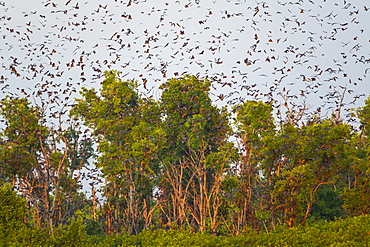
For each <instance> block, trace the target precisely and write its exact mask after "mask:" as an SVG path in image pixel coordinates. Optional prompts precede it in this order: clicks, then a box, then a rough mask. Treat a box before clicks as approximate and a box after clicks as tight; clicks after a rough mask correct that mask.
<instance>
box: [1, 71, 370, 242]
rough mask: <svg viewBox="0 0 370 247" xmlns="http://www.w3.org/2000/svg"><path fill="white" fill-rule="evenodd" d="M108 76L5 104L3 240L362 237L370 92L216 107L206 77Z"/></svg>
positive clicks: (368, 188) (369, 191) (368, 190)
mask: <svg viewBox="0 0 370 247" xmlns="http://www.w3.org/2000/svg"><path fill="white" fill-rule="evenodd" d="M104 75H105V76H104V79H103V80H102V82H101V85H100V88H99V89H94V88H92V89H88V88H82V90H81V92H80V97H79V98H76V99H75V100H74V102H73V104H71V105H70V106H68V107H66V108H63V109H62V110H61V111H58V113H57V114H56V113H54V114H51V115H50V114H48V112H49V111H48V110H49V105H47V104H37V103H32V102H31V101H30V99H29V98H27V97H25V98H19V97H12V96H10V95H8V96H7V97H6V98H4V99H3V100H2V101H1V102H0V105H1V108H0V114H1V116H2V121H3V126H4V128H3V129H2V130H1V133H0V142H1V146H0V182H1V188H0V239H2V240H0V244H1V246H181V245H182V246H246V245H251V246H301V245H305V246H330V245H332V244H334V245H335V246H366V243H370V231H369V228H368V226H369V224H370V217H369V213H370V165H369V164H370V160H369V157H370V156H369V152H370V145H369V144H370V141H369V140H370V139H369V138H370V97H369V98H368V99H367V100H365V104H364V106H363V107H360V108H354V109H344V107H343V104H342V101H341V100H342V99H343V97H344V95H345V93H346V92H345V89H344V91H343V94H342V93H338V94H337V98H336V99H335V100H336V105H337V107H336V108H335V109H334V108H333V109H332V110H331V111H330V112H326V113H325V112H321V109H319V108H317V109H316V110H315V109H314V110H313V109H311V108H310V107H309V106H308V105H307V104H306V103H305V102H303V101H302V102H303V103H302V104H301V105H298V104H292V101H293V99H291V98H290V96H286V97H283V101H282V102H280V103H279V102H278V101H277V100H274V99H271V100H269V101H266V102H263V101H257V100H246V101H244V102H242V103H240V104H237V105H235V106H233V107H230V108H227V107H223V108H219V107H217V106H216V105H215V104H214V102H213V101H212V100H211V97H210V95H211V89H212V84H211V82H210V81H209V80H207V79H199V78H198V77H196V76H193V75H185V76H182V77H179V78H171V79H169V80H167V81H166V82H165V83H163V84H162V85H161V86H160V90H161V96H160V98H159V99H154V97H152V96H146V95H144V94H141V93H139V90H138V85H137V82H135V81H130V80H123V79H121V77H120V73H119V72H118V71H115V70H110V71H106V72H105V74H104ZM344 114H347V115H348V116H350V117H347V118H344V117H343V115H344ZM84 184H85V185H84ZM87 184H88V186H87ZM83 188H85V189H83ZM86 188H88V190H89V191H87V192H86V191H85V190H86ZM1 241H3V243H1ZM340 244H341V245H340Z"/></svg>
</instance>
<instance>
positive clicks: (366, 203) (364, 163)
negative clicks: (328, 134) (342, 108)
mask: <svg viewBox="0 0 370 247" xmlns="http://www.w3.org/2000/svg"><path fill="white" fill-rule="evenodd" d="M358 117H359V119H360V123H361V126H360V133H358V134H357V135H356V136H355V141H354V143H353V146H354V147H355V148H354V150H353V155H352V158H353V160H352V162H351V166H350V167H349V169H348V175H349V183H348V187H347V188H346V190H345V191H344V192H343V194H342V196H343V200H344V205H343V207H344V208H345V209H346V211H347V212H348V213H349V214H350V215H351V216H356V215H365V214H369V213H370V160H369V157H370V97H369V98H368V99H367V100H365V105H364V106H363V107H361V108H359V109H358Z"/></svg>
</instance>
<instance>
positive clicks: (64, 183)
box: [0, 97, 92, 232]
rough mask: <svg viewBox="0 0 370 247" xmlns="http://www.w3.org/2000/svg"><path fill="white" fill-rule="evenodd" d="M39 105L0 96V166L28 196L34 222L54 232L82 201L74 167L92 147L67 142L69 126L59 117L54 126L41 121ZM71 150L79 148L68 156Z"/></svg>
mask: <svg viewBox="0 0 370 247" xmlns="http://www.w3.org/2000/svg"><path fill="white" fill-rule="evenodd" d="M42 110H43V109H41V108H39V107H33V106H31V104H30V102H28V100H27V99H26V98H10V97H7V98H5V99H4V100H2V101H1V111H0V113H1V115H3V117H4V120H5V124H6V128H5V129H4V131H3V132H2V133H1V138H2V147H1V152H0V167H1V168H0V172H1V175H2V177H3V180H5V181H9V182H11V183H12V186H13V187H14V188H17V190H18V191H19V192H20V193H21V194H22V195H23V196H24V198H25V199H26V200H27V202H28V205H29V207H30V208H32V211H33V218H34V222H35V224H36V225H38V226H43V225H46V226H48V227H49V230H50V232H53V228H54V227H55V226H56V225H57V224H59V223H63V222H66V220H67V218H68V217H69V216H71V211H72V213H73V210H76V207H77V205H80V204H81V203H78V204H76V202H83V201H84V200H83V196H82V195H81V194H80V193H79V192H78V189H79V187H80V186H79V182H78V178H75V177H74V174H73V173H74V171H76V170H78V169H81V168H82V167H83V165H85V164H86V163H87V160H88V158H89V157H90V156H91V155H92V153H91V150H90V149H89V147H90V146H91V143H90V142H89V140H87V139H85V140H84V141H82V142H81V143H74V144H73V143H72V140H71V138H72V132H73V131H75V130H73V129H72V128H71V127H70V128H69V129H68V130H66V131H63V129H62V124H61V123H60V124H59V126H58V128H57V129H55V128H54V127H46V126H45V123H46V119H45V114H44V113H43V112H42ZM73 153H79V154H78V155H77V156H75V157H72V156H73V155H72V154H73ZM77 160H79V162H77ZM76 162H77V163H78V164H77V163H76ZM72 163H73V164H72Z"/></svg>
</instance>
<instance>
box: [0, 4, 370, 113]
mask: <svg viewBox="0 0 370 247" xmlns="http://www.w3.org/2000/svg"><path fill="white" fill-rule="evenodd" d="M366 4H368V1H366V0H361V1H360V0H356V1H354V0H353V1H350V0H345V1H343V0H335V1H332V0H296V1H283V0H281V1H277V0H276V1H265V2H263V1H256V0H248V1H247V0H186V1H185V0H184V1H183V0H177V1H169V0H168V1H149V0H126V1H121V0H109V1H108V0H105V1H97V0H92V1H90V0H89V1H87V0H84V1H79V0H68V1H55V0H54V1H52V0H46V1H36V0H32V1H31V0H29V1H22V0H16V1H14V0H12V1H10V0H6V1H0V64H1V66H0V88H1V91H0V98H4V97H5V96H6V95H10V96H11V97H28V98H29V99H30V101H31V102H34V103H35V104H37V105H39V106H41V107H42V109H43V111H44V112H45V113H47V114H48V117H51V118H60V117H61V116H64V115H65V113H66V112H67V111H68V109H70V107H71V105H73V103H74V98H75V97H77V98H78V97H79V94H78V91H79V90H80V88H81V87H82V86H84V87H88V88H90V87H96V88H99V82H100V81H101V80H102V75H103V72H104V71H105V70H109V69H115V70H118V71H121V72H122V74H121V77H122V79H124V80H137V81H138V82H139V85H140V91H141V93H142V94H144V95H146V96H152V97H156V98H158V96H159V95H160V92H159V91H158V86H159V85H160V84H161V83H163V82H165V81H166V80H167V79H169V78H172V77H181V76H182V75H185V74H193V75H196V76H198V77H199V78H208V79H209V80H211V81H212V86H213V88H212V95H213V96H212V97H213V99H214V100H215V102H217V104H221V105H222V104H226V105H235V104H237V103H240V102H243V101H245V100H248V99H256V100H263V101H272V102H273V104H274V106H275V107H276V108H277V109H278V108H279V107H280V106H281V105H282V104H285V105H286V106H287V109H293V108H294V109H296V112H299V109H304V110H308V109H309V106H308V104H311V105H312V106H311V109H310V111H311V112H312V114H317V113H318V112H321V113H322V114H325V113H326V114H327V113H330V112H331V110H332V109H338V108H340V109H349V108H351V107H354V106H356V105H357V104H361V101H363V100H364V99H365V96H366V97H367V95H368V93H369V92H370V85H369V83H370V81H369V78H370V30H368V29H367V28H366V25H367V24H368V21H369V18H368V17H370V11H369V8H370V6H369V7H368V6H366ZM359 99H360V100H359Z"/></svg>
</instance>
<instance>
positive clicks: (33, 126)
mask: <svg viewBox="0 0 370 247" xmlns="http://www.w3.org/2000/svg"><path fill="white" fill-rule="evenodd" d="M0 107H1V108H0V114H1V115H2V116H3V117H4V119H5V121H6V128H5V130H4V131H3V132H2V133H1V134H0V138H1V139H0V140H1V142H2V144H3V145H2V147H1V149H0V174H1V175H2V177H4V178H6V180H7V181H11V180H12V179H14V176H15V175H16V174H17V175H20V176H25V175H26V174H27V172H29V171H30V170H31V169H32V168H33V167H34V166H35V165H36V164H37V152H39V151H40V149H41V145H42V143H43V142H45V137H46V136H47V134H48V130H47V128H45V127H43V126H42V125H41V123H40V117H41V116H40V112H39V110H38V109H37V108H35V107H32V106H30V103H29V102H28V100H27V99H26V98H19V99H13V98H10V97H6V98H5V99H3V100H2V101H1V102H0Z"/></svg>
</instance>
